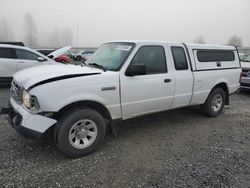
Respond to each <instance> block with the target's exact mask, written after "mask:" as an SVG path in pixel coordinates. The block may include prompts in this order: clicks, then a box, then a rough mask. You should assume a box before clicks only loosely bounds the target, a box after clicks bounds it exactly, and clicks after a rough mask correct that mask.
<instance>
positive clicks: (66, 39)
mask: <svg viewBox="0 0 250 188" xmlns="http://www.w3.org/2000/svg"><path fill="white" fill-rule="evenodd" d="M61 37H62V43H63V45H72V44H73V32H72V30H71V29H69V28H65V29H64V30H63V32H62V36H61Z"/></svg>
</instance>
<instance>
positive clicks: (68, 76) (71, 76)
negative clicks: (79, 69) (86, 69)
mask: <svg viewBox="0 0 250 188" xmlns="http://www.w3.org/2000/svg"><path fill="white" fill-rule="evenodd" d="M96 74H101V73H86V74H71V75H63V76H58V77H54V78H50V79H47V80H43V81H41V82H37V83H36V84H34V85H32V86H30V87H29V88H28V91H30V90H31V89H33V88H34V87H37V86H40V85H43V84H46V83H50V82H55V81H59V80H65V79H70V78H76V77H82V76H92V75H96Z"/></svg>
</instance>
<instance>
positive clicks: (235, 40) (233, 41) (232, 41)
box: [228, 35, 242, 47]
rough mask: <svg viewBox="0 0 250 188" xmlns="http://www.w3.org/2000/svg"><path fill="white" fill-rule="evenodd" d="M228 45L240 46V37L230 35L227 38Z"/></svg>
mask: <svg viewBox="0 0 250 188" xmlns="http://www.w3.org/2000/svg"><path fill="white" fill-rule="evenodd" d="M228 45H230V46H237V47H241V46H242V40H241V37H238V36H237V35H234V36H232V37H231V38H230V39H229V40H228Z"/></svg>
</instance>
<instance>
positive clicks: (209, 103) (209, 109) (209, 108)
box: [201, 88, 226, 117]
mask: <svg viewBox="0 0 250 188" xmlns="http://www.w3.org/2000/svg"><path fill="white" fill-rule="evenodd" d="M215 96H220V97H221V98H222V103H221V106H220V108H219V109H218V110H217V111H215V110H214V109H213V99H214V97H215ZM225 96H226V94H225V91H224V90H223V89H222V88H215V89H213V90H212V91H211V93H210V94H209V96H208V97H207V100H206V102H205V103H204V104H202V105H201V110H202V112H203V113H204V114H205V115H206V116H208V117H216V116H218V115H219V114H220V113H221V112H222V110H223V108H224V105H225V98H226V97H225Z"/></svg>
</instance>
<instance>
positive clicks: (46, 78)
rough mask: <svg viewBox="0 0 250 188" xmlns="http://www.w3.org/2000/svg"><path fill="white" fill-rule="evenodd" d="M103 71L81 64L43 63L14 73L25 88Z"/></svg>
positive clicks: (15, 77) (17, 80)
mask: <svg viewBox="0 0 250 188" xmlns="http://www.w3.org/2000/svg"><path fill="white" fill-rule="evenodd" d="M102 72H103V71H102V70H100V69H96V68H92V67H86V66H84V67H81V66H80V65H64V64H61V65H41V66H37V67H32V68H28V69H24V70H21V71H19V72H17V73H16V74H14V76H13V77H14V80H15V82H17V83H18V84H19V85H21V86H23V87H24V88H25V89H29V88H30V87H34V86H37V85H41V84H45V83H47V82H52V81H57V80H62V79H68V78H74V77H80V76H88V75H95V74H101V73H102Z"/></svg>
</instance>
